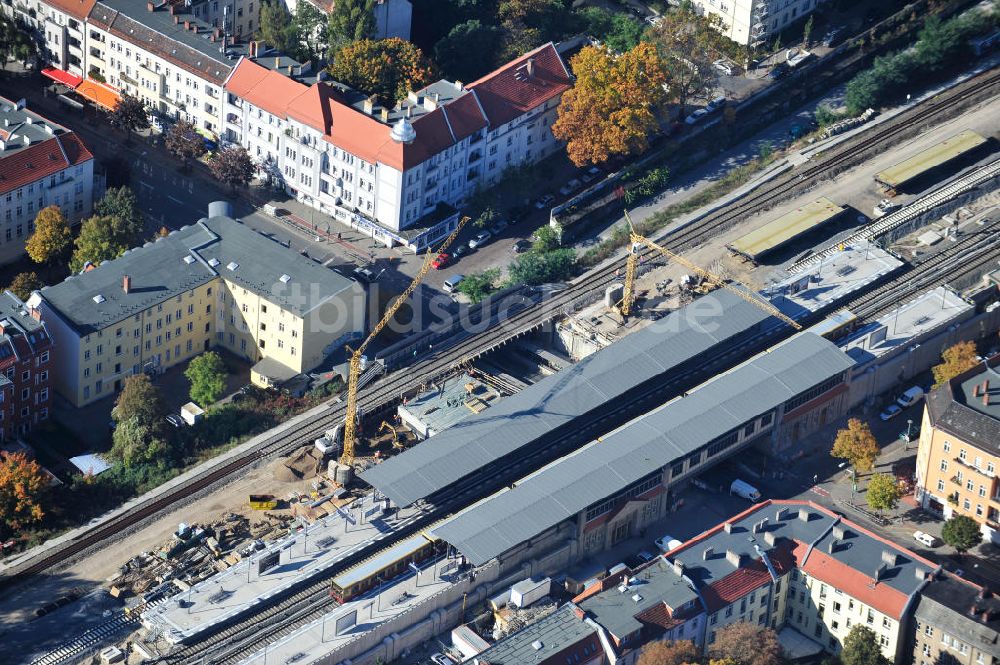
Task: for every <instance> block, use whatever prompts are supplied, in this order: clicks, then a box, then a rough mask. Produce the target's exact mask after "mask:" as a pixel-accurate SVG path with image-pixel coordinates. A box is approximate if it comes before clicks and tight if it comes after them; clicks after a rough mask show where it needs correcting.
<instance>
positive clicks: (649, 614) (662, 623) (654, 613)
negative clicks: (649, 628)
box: [635, 603, 684, 630]
mask: <svg viewBox="0 0 1000 665" xmlns="http://www.w3.org/2000/svg"><path fill="white" fill-rule="evenodd" d="M635 618H636V620H638V621H641V622H642V623H646V624H651V625H653V626H659V627H660V628H662V629H663V630H670V629H671V628H673V627H674V626H679V625H680V624H682V623H684V622H683V621H681V620H680V619H675V618H674V617H673V613H672V612H671V611H670V608H668V607H667V605H666V603H657V604H656V605H653V606H652V607H649V608H647V609H646V610H644V611H642V612H640V613H639V614H636V615H635Z"/></svg>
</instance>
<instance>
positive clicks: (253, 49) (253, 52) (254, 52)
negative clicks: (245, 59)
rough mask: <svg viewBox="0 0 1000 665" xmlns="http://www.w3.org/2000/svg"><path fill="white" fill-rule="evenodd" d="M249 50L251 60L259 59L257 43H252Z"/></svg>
mask: <svg viewBox="0 0 1000 665" xmlns="http://www.w3.org/2000/svg"><path fill="white" fill-rule="evenodd" d="M248 48H249V53H250V57H251V58H256V57H257V42H255V41H252V42H250V45H249V47H248Z"/></svg>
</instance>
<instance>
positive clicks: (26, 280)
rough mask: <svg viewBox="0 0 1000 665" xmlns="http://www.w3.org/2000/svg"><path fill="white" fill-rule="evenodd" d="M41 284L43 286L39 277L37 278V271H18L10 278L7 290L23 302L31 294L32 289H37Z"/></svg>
mask: <svg viewBox="0 0 1000 665" xmlns="http://www.w3.org/2000/svg"><path fill="white" fill-rule="evenodd" d="M43 286H45V284H44V283H43V282H42V280H41V278H39V276H38V273H35V272H19V273H17V274H16V275H14V279H12V280H11V282H10V286H8V287H7V290H8V291H10V292H11V293H13V294H14V295H15V296H17V297H18V298H20V299H21V301H22V302H23V301H25V300H27V299H28V298H29V297H30V296H31V292H32V291H37V290H38V289H40V288H42V287H43Z"/></svg>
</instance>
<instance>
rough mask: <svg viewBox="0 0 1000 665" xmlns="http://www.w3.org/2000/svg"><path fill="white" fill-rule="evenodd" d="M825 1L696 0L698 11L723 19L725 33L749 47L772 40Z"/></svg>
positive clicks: (723, 32) (723, 31)
mask: <svg viewBox="0 0 1000 665" xmlns="http://www.w3.org/2000/svg"><path fill="white" fill-rule="evenodd" d="M823 1H824V0H694V5H695V9H696V10H697V11H699V12H701V13H703V14H712V15H715V16H718V17H719V18H720V19H721V20H722V26H721V29H722V34H724V35H725V36H726V37H729V38H730V39H732V40H733V41H734V42H737V43H739V44H743V45H746V46H754V45H764V44H765V43H767V42H769V41H772V40H773V39H774V38H775V37H776V36H777V34H778V33H779V32H781V31H782V30H784V29H785V28H786V27H787V26H788V25H789V24H791V23H793V22H795V21H798V20H799V19H801V18H802V17H804V16H806V15H807V14H810V13H812V12H813V10H815V9H816V8H817V7H818V6H819V5H820V4H822V2H823Z"/></svg>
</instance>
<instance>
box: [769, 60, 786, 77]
mask: <svg viewBox="0 0 1000 665" xmlns="http://www.w3.org/2000/svg"><path fill="white" fill-rule="evenodd" d="M791 71H792V68H791V67H789V66H788V65H787V64H785V63H783V62H779V63H778V64H776V65H775V66H774V68H773V69H772V70H771V73H770V74H768V76H769V77H770V78H771V79H773V80H775V81H777V80H778V79H783V78H785V77H786V76H788V74H789V73H790V72H791Z"/></svg>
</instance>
